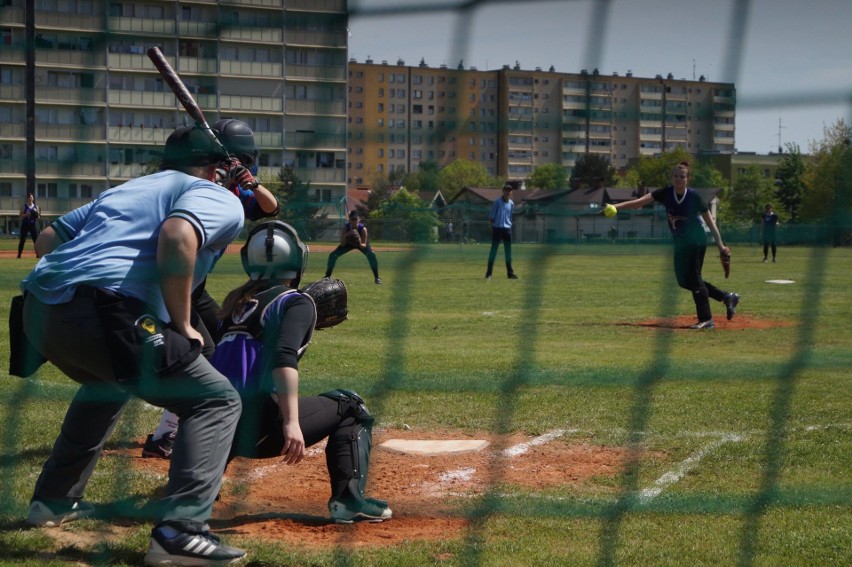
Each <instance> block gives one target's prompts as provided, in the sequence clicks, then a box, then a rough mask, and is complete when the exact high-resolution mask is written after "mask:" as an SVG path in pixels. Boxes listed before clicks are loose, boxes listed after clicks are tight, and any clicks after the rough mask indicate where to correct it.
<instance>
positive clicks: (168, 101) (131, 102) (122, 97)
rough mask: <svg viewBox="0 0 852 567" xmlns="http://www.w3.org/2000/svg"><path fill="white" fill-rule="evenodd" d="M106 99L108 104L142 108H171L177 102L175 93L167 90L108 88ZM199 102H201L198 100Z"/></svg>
mask: <svg viewBox="0 0 852 567" xmlns="http://www.w3.org/2000/svg"><path fill="white" fill-rule="evenodd" d="M107 100H108V102H109V104H110V105H116V106H134V107H137V108H144V109H148V110H150V109H152V108H159V109H173V108H175V105H176V104H177V99H175V95H174V94H172V92H171V91H169V92H162V93H154V92H143V91H122V90H110V91H109V96H108V97H107ZM198 103H199V104H201V102H200V101H199V102H198Z"/></svg>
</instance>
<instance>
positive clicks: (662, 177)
mask: <svg viewBox="0 0 852 567" xmlns="http://www.w3.org/2000/svg"><path fill="white" fill-rule="evenodd" d="M683 161H685V162H688V163H692V162H693V159H692V155H691V154H690V153H689V152H687V151H686V150H685V149H683V148H675V149H673V150H672V151H670V152H663V153H661V154H660V155H659V156H654V157H644V156H643V157H640V158H639V160H638V161H637V162H636V164H635V165H634V166H632V167H631V169H635V170H636V173H638V174H639V183H640V185H641V186H642V187H665V186H667V185H670V184H671V182H672V170H673V169H674V167H675V166H676V165H677V164H679V163H680V162H683ZM694 175H695V172H694V171H692V172H691V175H690V177H694ZM692 181H693V180H692V179H690V185H692V184H693V183H692Z"/></svg>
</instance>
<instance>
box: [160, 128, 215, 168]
mask: <svg viewBox="0 0 852 567" xmlns="http://www.w3.org/2000/svg"><path fill="white" fill-rule="evenodd" d="M226 159H228V156H227V154H225V152H223V151H222V149H221V148H220V147H219V146H217V145H216V144H215V143H214V142H213V140H211V139H210V138H209V137H208V135H207V134H206V133H204V132H203V131H202V130H201V129H200V128H196V127H192V126H181V127H180V128H178V129H176V130H175V131H174V132H172V133H171V134H169V137H168V138H167V139H166V147H165V149H164V150H163V160H162V162H161V163H160V169H176V168H180V167H188V166H189V167H193V166H204V165H211V164H214V163H219V162H220V161H224V160H226Z"/></svg>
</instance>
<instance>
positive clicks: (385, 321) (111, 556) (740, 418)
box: [0, 241, 852, 566]
mask: <svg viewBox="0 0 852 567" xmlns="http://www.w3.org/2000/svg"><path fill="white" fill-rule="evenodd" d="M12 245H13V243H12V242H11V241H9V242H6V241H3V242H0V247H6V248H11V247H12ZM733 252H734V266H733V273H732V275H731V278H730V279H729V280H727V281H726V280H724V279H723V277H722V275H721V267H720V266H719V264H718V261H717V260H716V259H715V258H713V257H711V256H712V254H708V259H707V262H706V264H705V269H704V275H705V277H706V278H707V279H708V280H710V281H713V282H714V283H716V284H717V285H720V286H721V287H725V288H729V289H731V290H733V291H736V292H738V293H740V294H741V295H742V303H741V304H740V309H739V314H741V315H743V316H748V317H751V318H754V319H756V320H760V321H764V322H794V323H795V324H794V325H790V326H780V325H779V326H771V327H770V328H767V329H763V330H757V329H754V330H748V329H745V330H725V331H723V330H720V329H717V330H715V331H704V332H696V331H688V330H666V329H655V328H645V327H637V326H630V325H623V324H621V323H630V322H638V321H643V320H648V319H655V318H660V317H667V316H672V315H688V314H692V313H693V310H694V309H693V305H692V301H691V298H690V295H689V293H688V292H686V291H684V290H681V289H679V288H677V287H676V285H675V283H674V277H673V274H672V273H671V269H670V262H671V260H670V250H669V248H668V247H666V246H654V245H647V246H645V245H636V246H628V245H609V244H595V245H564V246H554V247H550V246H544V245H541V246H539V245H524V244H521V245H515V247H514V256H515V261H514V264H515V269H516V271H517V272H518V274H519V275H520V276H521V280H519V281H509V280H507V279H506V278H505V274H504V272H503V271H502V249H501V251H500V254H501V255H500V256H499V257H498V262H497V265H496V266H495V277H494V279H493V281H492V282H490V283H489V282H486V281H485V280H484V279H483V276H484V272H485V260H486V256H487V254H488V248H487V246H485V245H481V244H480V245H466V246H458V245H449V244H439V245H432V246H425V247H421V248H416V249H414V250H412V251H410V252H382V251H381V250H380V251H379V252H378V259H379V265H380V269H381V276H382V278H383V280H384V281H385V285H382V286H376V285H374V284H373V279H372V274H371V273H370V270H369V268H368V266H367V262H366V259H365V258H364V257H363V256H361V255H360V254H348V255H346V256H344V257H343V258H341V259H340V261H339V262H338V264H337V268H336V270H335V274H334V275H335V276H336V277H340V278H341V279H343V280H344V281H346V283H347V285H348V287H349V292H350V312H351V316H350V320H349V321H347V322H346V323H344V324H343V325H342V326H341V327H338V328H337V329H335V330H334V331H333V332H320V333H317V335H316V337H315V340H314V344H313V345H312V346H311V348H310V349H309V351H308V354H307V355H306V356H305V358H304V360H303V361H302V364H301V365H300V370H301V374H302V382H301V391H302V392H303V393H305V394H314V393H318V392H321V391H324V390H328V389H331V388H336V387H340V386H345V387H348V388H352V389H354V390H356V391H358V392H359V393H361V394H362V395H363V396H364V397H365V398H366V399H367V400H368V403H369V405H370V408H371V410H372V411H373V413H374V414H376V415H377V417H378V423H377V426H378V427H388V428H399V427H402V426H403V424H407V425H410V426H412V427H415V428H417V429H421V430H430V429H451V430H461V431H470V432H482V431H492V432H497V433H506V434H512V433H521V434H525V435H541V434H544V433H546V432H548V431H552V430H556V429H570V430H572V431H576V432H575V433H571V434H569V435H566V436H563V437H560V438H558V439H555V440H554V441H552V442H553V443H572V442H574V443H576V442H577V441H578V440H580V439H581V440H582V441H583V442H585V443H587V444H591V445H600V446H622V447H631V448H641V449H648V450H650V451H653V452H654V454H655V455H663V457H657V458H654V459H643V458H642V457H641V455H643V454H644V452H639V451H637V452H636V454H637V455H639V457H637V459H636V460H634V461H630V462H629V464H628V465H627V466H626V467H625V469H624V470H623V471H622V473H621V474H620V475H618V476H616V477H615V478H608V479H596V480H593V481H590V482H587V483H584V484H582V485H579V486H573V485H572V486H571V487H570V488H564V489H559V490H557V489H548V490H544V491H534V490H531V489H524V488H518V487H514V488H513V487H506V486H497V485H495V486H494V490H493V491H491V492H489V494H488V495H486V496H485V497H483V498H480V499H474V500H473V501H468V502H466V503H464V504H460V505H459V506H458V514H459V515H460V516H464V515H467V516H469V517H471V518H473V519H474V520H475V521H473V522H472V524H471V525H472V526H473V527H472V528H471V529H470V530H468V531H466V532H464V533H459V534H448V536H447V539H446V540H445V541H443V542H440V543H439V544H435V543H434V542H418V541H411V542H409V543H406V544H403V545H399V546H395V547H391V548H369V547H363V548H358V549H356V550H353V551H350V550H349V549H348V548H347V549H343V548H329V549H327V550H324V551H322V552H317V551H315V550H311V549H307V548H305V549H300V548H294V547H293V546H282V545H280V544H277V543H276V541H274V540H273V541H269V540H266V541H250V540H242V539H233V538H231V539H229V540H228V542H229V543H231V544H233V545H238V546H241V547H244V548H246V549H247V550H248V551H249V554H250V555H249V564H253V565H318V566H323V565H347V566H349V565H351V566H356V565H359V566H360V565H410V566H415V565H418V566H419V565H431V564H440V565H487V566H492V565H506V566H508V565H735V564H739V565H767V566H768V565H773V566H774V565H849V564H852V348H850V345H852V330H850V324H849V323H850V318H852V295H851V294H850V292H849V274H850V273H852V250H850V249H848V248H847V249H832V248H796V247H784V248H781V249H780V250H779V254H778V258H779V262H778V263H777V264H763V263H762V262H761V259H762V254H761V253H760V251H759V250H758V249H757V248H756V247H746V246H740V247H737V248H735V249H734V250H733ZM325 260H326V254H324V253H317V254H313V255H312V256H311V258H310V261H309V266H308V272H307V274H306V277H305V279H304V281H306V282H307V281H312V280H314V279H317V278H319V277H321V276H322V274H323V270H324V266H325ZM34 263H35V261H34V259H32V258H30V259H23V260H17V259H0V309H2V315H3V317H4V320H6V319H8V305H9V299H10V298H11V297H12V295H14V294H15V293H16V290H17V284H18V282H19V281H20V279H21V278H22V277H23V276H25V275H26V273H28V271H29V269H31V267H32V266H33V265H34ZM769 279H790V280H794V281H795V283H794V284H789V285H774V284H769V283H766V280H769ZM243 280H244V276H243V274H242V270H241V268H240V266H239V259H238V257H237V256H235V255H230V256H227V257H225V258H224V259H223V260H222V261H221V262H220V264H219V265H218V266H217V268H216V270H215V271H214V273H213V275H212V276H211V278H210V280H209V286H208V287H209V289H210V291H211V293H212V294H213V296H214V297H216V298H217V299H220V300H221V298H222V297H223V296H224V294H225V293H226V291H227V290H228V289H230V288H232V287H234V286H236V285H238V284H239V283H241V282H242V281H243ZM713 309H714V314H715V316H716V318H717V319H718V318H721V319H724V307H723V306H722V305H721V304H715V303H714V304H713ZM4 327H5V326H4ZM0 337H2V338H0V348H2V352H3V353H8V348H9V343H8V331H7V330H4V332H3V333H2V334H0ZM3 366H4V367H3V370H2V372H0V378H2V379H0V400H2V404H1V405H0V439H2V443H3V445H2V448H0V466H2V474H0V499H2V500H0V560H2V564H4V565H6V564H8V565H12V564H14V565H24V564H30V565H43V564H49V563H50V562H54V563H56V564H61V563H65V562H76V563H77V564H116V565H118V564H127V565H136V564H140V563H141V560H142V556H143V554H144V552H145V549H146V545H147V541H148V533H149V530H150V528H151V523H150V521H147V520H143V519H140V520H138V522H133V521H132V520H126V519H123V520H122V525H124V526H129V527H130V534H131V535H130V536H129V537H122V538H110V537H109V527H110V524H109V522H106V521H102V520H85V521H81V522H77V523H74V524H70V525H69V526H68V527H67V528H63V529H68V530H80V531H93V532H101V533H103V534H104V535H103V541H102V542H101V543H97V544H92V545H91V546H89V547H75V546H72V547H68V546H66V545H64V544H63V543H61V538H57V537H56V530H50V529H27V528H26V527H25V525H24V523H23V518H24V517H25V515H26V508H27V504H28V500H29V497H30V494H31V492H32V488H33V485H34V483H35V479H36V477H37V475H38V472H39V470H40V466H41V463H42V462H43V461H44V459H45V458H46V456H47V455H48V453H49V451H50V447H51V445H52V443H53V440H54V438H55V436H56V434H57V432H58V428H59V425H60V423H61V421H62V417H63V415H64V412H65V409H66V408H67V403H68V401H69V400H70V398H71V396H72V395H73V392H74V391H75V389H76V388H75V385H74V383H73V382H71V381H70V380H68V379H67V378H65V377H64V376H62V375H61V374H60V373H59V372H58V371H57V370H56V369H54V368H53V367H51V366H50V365H47V366H45V367H43V368H42V370H41V371H40V373H39V375H38V376H37V377H36V378H35V379H30V380H21V379H19V378H16V377H8V376H7V375H6V365H5V359H4V365H3ZM140 408H141V404H139V403H137V402H132V403H131V404H129V406H128V408H127V411H126V412H125V415H124V416H123V418H122V420H121V421H120V423H119V426H118V427H117V429H116V432H115V433H114V435H113V438H112V440H111V441H110V444H109V446H110V447H115V446H120V445H121V444H123V443H129V442H130V440H133V439H138V438H140V437H143V436H144V434H145V433H147V432H149V431H150V430H151V429H152V428H153V427H154V426H155V425H156V421H157V418H158V414H157V413H152V412H150V411H140ZM122 462H123V461H122V460H121V459H118V458H104V459H102V460H101V462H100V463H99V465H98V469H97V470H96V472H95V475H94V476H93V479H92V482H91V483H90V485H89V487H88V490H87V499H88V500H90V501H92V502H93V503H95V504H101V505H109V504H115V503H117V502H120V501H123V500H124V499H127V498H129V499H141V500H144V499H145V498H146V496H147V495H149V494H150V493H151V492H152V491H153V490H155V489H156V488H157V486H156V484H155V483H154V481H152V480H150V479H145V478H142V477H137V476H134V475H133V474H132V473H131V472H130V471H128V470H126V469H125V468H124V467H122ZM392 505H393V504H392ZM128 522H129V523H128Z"/></svg>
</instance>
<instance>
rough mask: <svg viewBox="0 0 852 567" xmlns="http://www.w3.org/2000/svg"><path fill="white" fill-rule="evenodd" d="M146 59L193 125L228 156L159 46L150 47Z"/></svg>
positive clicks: (227, 152)
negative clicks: (154, 68) (152, 65)
mask: <svg viewBox="0 0 852 567" xmlns="http://www.w3.org/2000/svg"><path fill="white" fill-rule="evenodd" d="M148 59H150V60H151V62H152V63H153V64H154V67H156V68H157V71H159V72H160V75H161V76H162V77H163V79H165V81H166V83H167V84H168V85H169V87H170V88H171V89H172V92H173V93H175V97H177V99H178V101H180V104H181V106H183V107H184V109H186V113H187V114H189V116H190V118H192V119H193V120H194V121H195V125H196V126H197V127H198V128H200V129H201V130H202V131H203V132H204V133H205V134H207V135H208V136H209V137H210V139H211V140H212V141H213V143H214V144H215V145H216V147H217V148H219V149H220V150H222V151H223V152H224V153H225V154H227V155H229V156H230V155H231V153H230V152H229V151H228V150H227V149H225V146H224V145H223V144H222V142H221V140H219V138H218V137H216V133H215V132H213V129H212V128H210V124H208V123H207V120H206V119H205V118H204V113H203V112H201V108H200V107H199V106H198V103H197V102H195V99H194V98H193V97H192V94H191V93H190V92H189V89H187V88H186V85H184V84H183V81H181V80H180V77H179V76H178V74H177V73H176V72H175V70H174V69H172V66H171V65H169V62H168V61H166V56H165V55H163V52H162V51H161V50H160V48H159V47H157V46H154V47H152V48H150V49H149V50H148Z"/></svg>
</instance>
